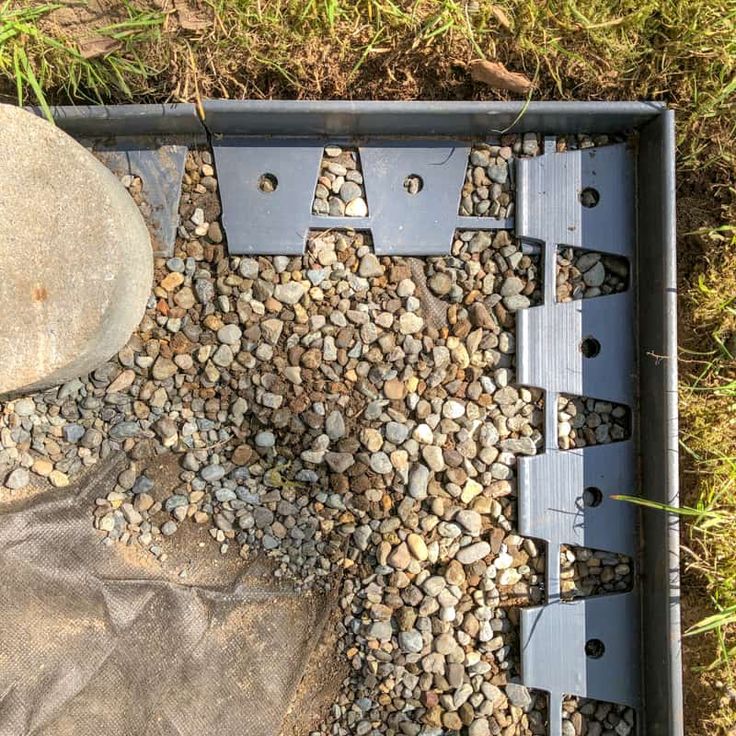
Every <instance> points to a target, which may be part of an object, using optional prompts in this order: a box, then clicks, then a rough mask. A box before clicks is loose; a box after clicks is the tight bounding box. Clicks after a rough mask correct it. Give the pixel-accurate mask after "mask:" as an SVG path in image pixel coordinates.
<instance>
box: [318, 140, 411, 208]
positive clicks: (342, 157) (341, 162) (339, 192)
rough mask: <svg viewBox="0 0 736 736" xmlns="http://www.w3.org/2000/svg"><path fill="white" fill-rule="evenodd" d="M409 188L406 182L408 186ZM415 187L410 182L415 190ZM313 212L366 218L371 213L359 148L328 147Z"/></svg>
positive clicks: (321, 169)
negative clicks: (366, 196) (364, 184)
mask: <svg viewBox="0 0 736 736" xmlns="http://www.w3.org/2000/svg"><path fill="white" fill-rule="evenodd" d="M409 187H410V185H409V184H407V189H409ZM415 187H416V185H415V184H412V185H411V188H412V189H413V188H415ZM312 212H313V213H314V214H315V215H324V216H330V217H365V216H366V215H367V214H368V204H367V202H366V198H365V187H364V186H363V174H362V173H361V169H360V159H359V157H358V152H357V150H352V149H347V148H340V146H326V147H325V151H324V156H323V157H322V162H321V164H320V173H319V178H318V180H317V188H316V189H315V192H314V202H313V203H312Z"/></svg>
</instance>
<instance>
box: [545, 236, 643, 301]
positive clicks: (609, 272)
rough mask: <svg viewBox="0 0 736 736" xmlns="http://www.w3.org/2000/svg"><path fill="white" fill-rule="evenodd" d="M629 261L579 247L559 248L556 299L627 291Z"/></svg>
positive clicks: (570, 298)
mask: <svg viewBox="0 0 736 736" xmlns="http://www.w3.org/2000/svg"><path fill="white" fill-rule="evenodd" d="M628 281H629V264H628V261H627V260H626V259H625V258H621V257H618V256H609V255H604V254H602V253H596V252H595V251H590V250H583V249H580V248H566V247H564V248H560V249H559V251H558V252H557V301H558V302H570V301H574V300H576V299H589V298H591V297H596V296H605V295H606V294H617V293H619V292H621V291H625V290H626V288H627V286H628Z"/></svg>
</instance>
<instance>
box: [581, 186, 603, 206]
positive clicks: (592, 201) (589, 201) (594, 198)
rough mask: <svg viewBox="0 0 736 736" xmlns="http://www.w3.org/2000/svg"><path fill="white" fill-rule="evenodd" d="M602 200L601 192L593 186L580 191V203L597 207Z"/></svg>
mask: <svg viewBox="0 0 736 736" xmlns="http://www.w3.org/2000/svg"><path fill="white" fill-rule="evenodd" d="M600 201H601V195H600V192H599V191H598V190H597V189H594V188H593V187H585V189H583V190H582V191H581V192H580V204H581V205H583V207H588V208H591V207H596V206H597V205H598V202H600Z"/></svg>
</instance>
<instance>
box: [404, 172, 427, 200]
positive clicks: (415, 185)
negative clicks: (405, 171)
mask: <svg viewBox="0 0 736 736" xmlns="http://www.w3.org/2000/svg"><path fill="white" fill-rule="evenodd" d="M422 189H424V179H422V177H421V176H419V174H409V176H407V177H406V179H404V190H405V191H406V193H407V194H411V195H412V196H413V195H415V194H419V192H421V191H422Z"/></svg>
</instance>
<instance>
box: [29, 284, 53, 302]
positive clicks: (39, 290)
mask: <svg viewBox="0 0 736 736" xmlns="http://www.w3.org/2000/svg"><path fill="white" fill-rule="evenodd" d="M31 298H32V299H33V301H34V302H45V301H46V300H47V299H48V298H49V292H48V291H47V290H46V287H45V286H44V285H43V284H34V285H33V289H32V290H31Z"/></svg>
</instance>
